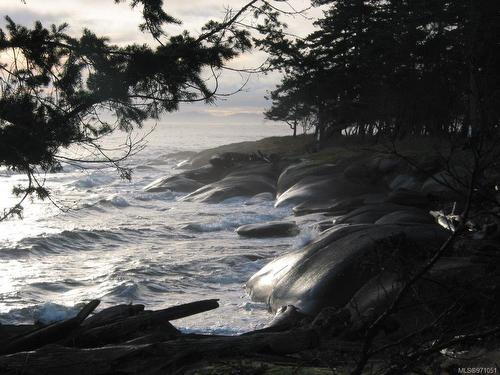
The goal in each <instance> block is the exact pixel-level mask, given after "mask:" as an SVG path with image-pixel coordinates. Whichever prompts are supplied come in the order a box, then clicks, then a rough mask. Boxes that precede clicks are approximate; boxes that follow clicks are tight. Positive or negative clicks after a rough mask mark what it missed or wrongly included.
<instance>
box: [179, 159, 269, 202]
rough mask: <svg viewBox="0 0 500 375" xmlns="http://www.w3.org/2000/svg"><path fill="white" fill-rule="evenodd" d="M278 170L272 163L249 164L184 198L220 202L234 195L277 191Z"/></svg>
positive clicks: (247, 195)
mask: <svg viewBox="0 0 500 375" xmlns="http://www.w3.org/2000/svg"><path fill="white" fill-rule="evenodd" d="M275 176H276V171H275V169H274V168H273V166H272V165H271V164H267V163H265V164H262V163H260V164H258V165H249V166H246V167H245V168H244V169H242V170H236V171H234V172H231V173H229V174H228V175H227V176H226V177H224V178H223V179H221V180H219V181H216V182H213V183H211V184H208V185H206V186H203V187H202V188H200V189H197V190H195V191H194V192H192V193H191V194H188V195H187V196H185V197H184V198H182V200H184V201H191V202H207V203H219V202H222V201H224V200H226V199H229V198H233V197H251V196H254V195H256V194H259V193H264V192H267V193H272V194H274V193H275V191H276V184H275Z"/></svg>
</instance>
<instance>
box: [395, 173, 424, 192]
mask: <svg viewBox="0 0 500 375" xmlns="http://www.w3.org/2000/svg"><path fill="white" fill-rule="evenodd" d="M421 186H422V183H421V182H420V181H419V180H418V178H417V177H415V176H413V175H408V174H398V175H397V176H396V177H394V178H393V179H392V180H390V182H389V188H390V189H391V190H399V189H406V190H419V189H420V187H421Z"/></svg>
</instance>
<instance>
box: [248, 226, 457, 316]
mask: <svg viewBox="0 0 500 375" xmlns="http://www.w3.org/2000/svg"><path fill="white" fill-rule="evenodd" d="M401 235H404V236H405V238H407V240H408V243H411V244H412V248H407V249H399V248H398V251H407V252H409V253H410V254H413V255H414V256H417V255H418V254H419V253H420V251H423V249H425V250H428V248H429V247H432V246H433V245H435V246H439V245H441V243H442V242H444V241H445V240H446V238H447V234H446V232H445V231H443V230H441V229H440V228H439V227H438V226H435V225H422V224H420V225H367V224H358V225H338V226H335V227H334V228H332V229H330V230H328V231H326V232H324V233H323V234H322V235H320V236H319V237H318V238H317V239H316V240H315V241H313V242H312V243H310V244H309V245H307V246H305V247H304V248H301V249H298V250H293V251H291V252H289V253H287V254H284V255H282V256H280V257H278V258H276V259H275V260H273V261H272V262H270V263H269V264H267V265H266V266H264V267H263V268H262V269H261V270H260V271H259V272H257V273H256V274H254V275H253V276H252V277H251V278H250V280H249V281H248V282H247V284H246V287H247V291H248V292H249V294H250V295H251V296H252V298H253V299H254V300H257V301H264V302H268V303H269V305H270V308H271V309H272V310H274V311H275V310H276V309H278V308H279V307H281V306H285V305H289V304H292V305H294V306H296V307H297V308H299V309H300V310H301V311H303V312H304V313H306V314H315V313H317V312H319V311H320V310H321V309H322V308H323V307H325V306H333V307H338V308H340V307H343V306H344V305H345V304H346V303H347V302H348V301H349V300H350V299H351V298H352V296H353V295H354V293H355V292H356V291H357V290H358V289H359V288H361V287H362V286H363V285H364V284H365V283H366V282H367V281H368V280H369V279H370V278H371V277H373V276H374V275H375V274H377V273H378V272H379V271H380V270H377V269H371V268H369V267H368V268H367V267H366V265H367V264H368V263H369V259H370V257H373V256H378V255H379V254H378V252H379V251H381V245H380V241H382V240H388V239H390V238H393V237H394V236H401ZM415 246H417V247H418V248H415ZM382 248H383V249H385V247H383V246H382ZM405 256H407V254H406V253H405ZM382 259H387V260H388V261H389V260H391V259H392V257H391V256H387V257H382Z"/></svg>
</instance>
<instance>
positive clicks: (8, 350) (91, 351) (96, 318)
mask: <svg viewBox="0 0 500 375" xmlns="http://www.w3.org/2000/svg"><path fill="white" fill-rule="evenodd" d="M98 304H99V301H92V302H90V303H89V304H87V305H86V306H85V307H84V308H83V309H82V311H81V312H80V313H79V314H78V315H77V316H76V317H74V318H71V319H68V320H65V321H62V322H58V323H55V324H52V325H50V326H47V327H44V328H40V329H36V330H34V331H32V332H28V333H26V334H23V335H21V336H19V337H16V338H14V339H11V340H8V341H7V342H6V343H4V344H3V345H2V346H0V350H1V353H2V354H1V355H0V373H1V374H6V375H14V374H23V375H31V374H33V375H34V374H37V375H38V374H40V375H44V374H47V375H49V374H50V375H58V374H60V375H63V374H64V375H66V374H71V375H79V374H82V375H83V374H85V375H88V374H92V375H99V374H124V375H126V374H137V373H141V374H167V373H168V374H175V373H179V374H181V373H184V371H185V370H186V369H188V368H190V367H192V366H195V365H196V364H199V363H200V362H209V361H213V360H217V359H224V358H236V357H238V356H239V357H240V358H243V357H247V356H254V357H255V356H256V357H259V356H262V357H266V356H267V357H268V356H270V355H272V356H283V355H288V354H293V353H297V352H301V351H304V350H308V349H311V348H314V347H317V346H318V345H319V342H320V340H319V334H318V330H317V329H316V327H315V326H314V325H309V326H303V327H300V328H293V327H292V328H290V329H287V330H285V331H283V332H265V331H263V332H257V331H256V332H253V333H252V334H245V335H239V336H215V335H196V334H182V333H181V332H179V331H178V330H177V329H176V328H175V327H174V326H173V325H171V324H170V323H169V321H171V320H175V319H180V318H184V317H187V316H191V315H194V314H198V313H201V312H205V311H208V310H212V309H215V308H217V307H218V306H219V304H218V302H217V300H214V299H211V300H203V301H197V302H193V303H187V304H183V305H179V306H174V307H170V308H166V309H163V310H157V311H143V309H144V306H142V305H134V306H132V305H119V306H114V307H111V308H108V309H104V310H102V311H101V312H99V313H97V314H95V315H93V316H92V317H89V318H87V316H88V315H89V314H90V313H91V312H92V311H93V310H94V309H95V308H96V307H97V305H98ZM86 318H87V319H86ZM283 328H284V327H283Z"/></svg>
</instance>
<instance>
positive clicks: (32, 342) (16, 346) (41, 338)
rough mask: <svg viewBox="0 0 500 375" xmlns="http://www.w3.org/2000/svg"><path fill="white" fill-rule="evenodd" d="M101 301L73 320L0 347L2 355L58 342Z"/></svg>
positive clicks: (86, 306) (18, 338) (90, 305)
mask: <svg viewBox="0 0 500 375" xmlns="http://www.w3.org/2000/svg"><path fill="white" fill-rule="evenodd" d="M99 303H100V301H99V300H92V301H90V302H89V303H88V304H86V305H85V306H84V307H83V308H82V310H80V312H79V313H78V315H77V316H75V317H74V318H71V319H67V320H64V321H62V322H57V323H54V324H51V325H48V326H46V327H43V328H40V329H37V330H35V331H32V332H28V333H27V334H25V335H23V336H19V337H17V338H15V339H13V340H11V341H9V342H7V343H6V344H5V345H2V346H0V354H10V353H16V352H20V351H25V350H32V349H37V348H39V347H41V346H43V345H47V344H50V343H53V342H56V341H58V340H60V339H62V338H63V337H65V336H67V335H68V334H69V333H71V332H72V331H73V330H75V329H76V328H78V326H79V325H80V324H81V323H82V322H83V321H84V320H85V318H86V317H87V316H89V314H90V313H91V312H92V311H94V310H95V308H96V307H97V306H98V305H99Z"/></svg>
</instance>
